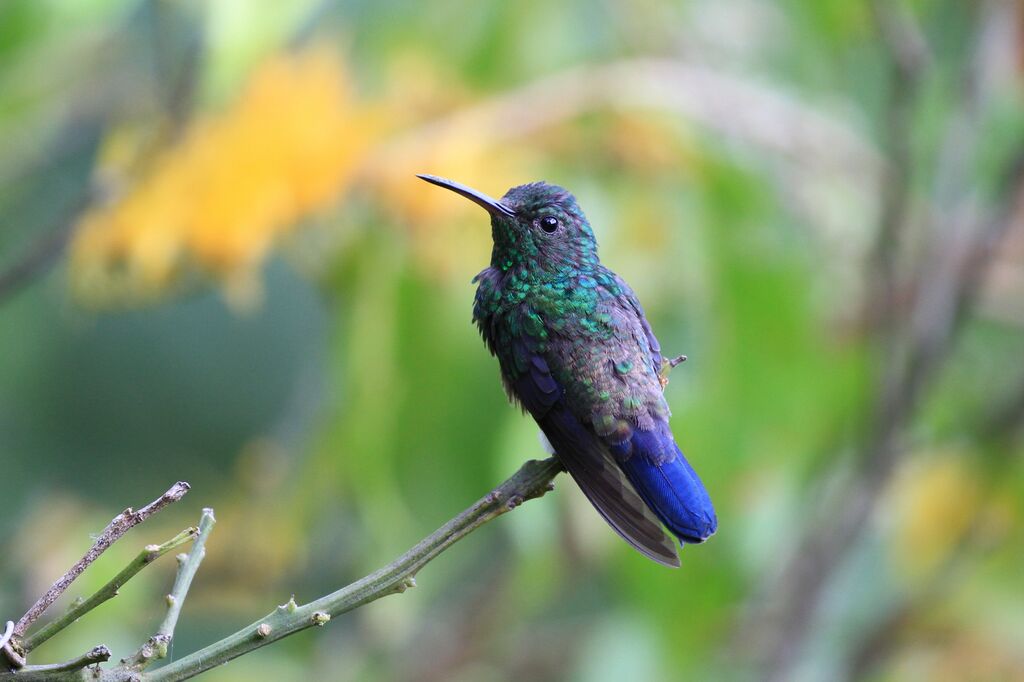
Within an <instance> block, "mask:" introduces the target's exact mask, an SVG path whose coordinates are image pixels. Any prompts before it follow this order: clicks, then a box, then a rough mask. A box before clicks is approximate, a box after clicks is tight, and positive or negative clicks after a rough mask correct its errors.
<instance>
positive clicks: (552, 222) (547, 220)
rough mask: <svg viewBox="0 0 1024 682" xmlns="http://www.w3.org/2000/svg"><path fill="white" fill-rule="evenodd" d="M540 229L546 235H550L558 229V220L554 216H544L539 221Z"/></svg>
mask: <svg viewBox="0 0 1024 682" xmlns="http://www.w3.org/2000/svg"><path fill="white" fill-rule="evenodd" d="M540 229H542V230H544V231H545V232H547V233H548V234H551V233H552V232H554V231H555V230H557V229H558V218H556V217H554V216H550V215H549V216H544V217H543V218H541V219H540Z"/></svg>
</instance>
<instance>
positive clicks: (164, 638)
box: [121, 508, 217, 672]
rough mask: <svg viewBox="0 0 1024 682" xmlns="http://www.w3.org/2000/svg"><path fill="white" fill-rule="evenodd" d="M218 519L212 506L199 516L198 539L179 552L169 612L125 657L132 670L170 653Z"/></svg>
mask: <svg viewBox="0 0 1024 682" xmlns="http://www.w3.org/2000/svg"><path fill="white" fill-rule="evenodd" d="M215 523H217V519H216V518H214V516H213V510H212V509H209V508H207V509H203V514H202V516H201V517H200V519H199V532H198V534H197V535H196V539H195V542H194V543H192V551H191V552H189V553H188V554H179V555H178V573H177V575H176V576H175V578H174V587H172V588H171V591H170V593H169V594H168V595H167V615H166V616H165V617H164V620H163V622H162V623H161V624H160V627H159V628H157V631H156V634H155V635H153V636H152V637H150V638H149V639H148V640H147V641H146V643H145V644H143V645H142V646H141V647H140V648H139V650H138V651H137V652H135V654H134V655H132V656H131V657H129V658H128V659H126V660H125V661H124V663H123V664H122V666H121V667H123V668H127V669H130V670H133V671H136V672H138V671H141V670H144V669H145V668H146V667H147V666H148V665H149V664H150V663H152V662H153V661H155V660H156V659H158V658H165V657H166V656H167V649H168V647H169V646H170V644H171V640H172V639H174V628H175V626H176V625H177V624H178V615H179V614H180V613H181V607H182V606H183V605H184V603H185V599H186V597H188V590H189V588H190V587H191V586H192V579H193V578H195V577H196V571H198V570H199V564H201V563H203V559H204V558H205V557H206V538H208V537H209V535H210V531H211V530H213V525H214V524H215Z"/></svg>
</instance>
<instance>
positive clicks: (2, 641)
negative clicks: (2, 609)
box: [0, 620, 14, 649]
mask: <svg viewBox="0 0 1024 682" xmlns="http://www.w3.org/2000/svg"><path fill="white" fill-rule="evenodd" d="M13 635H14V621H13V620H9V621H7V626H6V627H5V628H4V634H2V635H0V649H3V648H4V647H5V646H7V642H9V641H11V637H12V636H13Z"/></svg>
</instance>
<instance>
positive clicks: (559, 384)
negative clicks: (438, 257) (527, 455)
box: [417, 175, 718, 567]
mask: <svg viewBox="0 0 1024 682" xmlns="http://www.w3.org/2000/svg"><path fill="white" fill-rule="evenodd" d="M417 177H419V178H420V179H422V180H425V181H427V182H429V183H432V184H434V185H437V186H439V187H444V188H445V189H448V190H451V191H452V192H455V193H456V194H459V195H461V196H463V197H465V198H466V199H469V200H470V201H472V202H474V203H476V204H478V205H479V206H481V207H482V208H484V209H485V210H486V211H487V212H488V213H489V214H490V219H491V236H492V238H493V241H494V245H493V249H492V251H491V264H490V265H489V266H488V267H486V268H484V270H483V271H482V272H480V274H478V275H477V276H476V277H475V278H474V279H473V283H475V284H476V285H477V290H476V296H475V298H474V301H473V321H474V322H475V323H476V325H477V327H478V328H479V330H480V334H481V336H482V337H483V340H484V343H485V344H486V346H487V348H488V349H489V350H490V352H491V354H492V355H494V356H496V357H497V358H498V364H499V365H500V368H501V378H502V383H503V384H504V387H505V391H506V392H507V393H508V396H509V398H510V400H512V402H513V403H518V404H519V406H520V407H521V408H522V409H523V410H524V411H525V412H528V413H529V414H530V415H531V416H532V417H533V418H534V420H536V422H537V424H538V426H540V429H541V432H542V433H543V436H544V437H545V438H546V440H547V442H548V443H549V444H550V445H551V446H552V450H553V451H554V454H555V456H556V457H557V459H558V461H559V462H560V463H561V465H562V466H563V467H564V468H565V470H566V471H568V472H569V475H570V476H572V478H573V480H575V481H576V483H577V484H578V485H579V487H580V489H581V490H582V491H583V494H584V495H586V497H587V499H589V500H590V502H591V504H593V506H594V507H595V508H596V509H597V511H598V513H600V514H601V516H602V517H603V518H604V520H605V521H607V522H608V524H609V525H610V526H611V527H612V528H613V529H614V530H615V531H616V532H617V533H618V534H619V535H621V536H622V537H623V538H624V539H625V540H626V541H627V542H628V543H629V544H631V545H632V546H633V547H634V548H636V549H637V550H639V551H640V552H641V553H642V554H644V555H645V556H647V557H649V558H650V559H653V560H654V561H656V562H658V563H660V564H664V565H666V566H672V567H678V566H679V555H678V553H677V550H676V544H675V543H674V542H672V540H671V539H670V537H669V535H668V534H667V533H666V532H665V529H668V530H669V531H670V532H671V533H672V534H673V535H675V536H676V537H677V538H678V539H679V541H680V542H682V543H701V542H704V541H705V540H706V539H708V538H709V537H710V536H711V535H712V534H713V533H714V532H715V530H716V529H717V527H718V519H717V517H716V516H715V510H714V507H713V506H712V504H711V499H710V497H709V496H708V493H707V490H706V489H705V488H704V484H703V483H701V480H700V478H699V477H698V476H697V473H696V472H695V471H694V470H693V468H692V467H691V466H690V464H689V462H687V461H686V458H685V457H684V456H683V453H682V451H681V450H680V449H679V446H678V445H676V441H675V438H674V437H673V435H672V430H671V429H670V428H669V421H668V420H669V415H670V413H669V408H668V404H667V403H666V401H665V396H664V385H665V383H666V381H667V380H666V379H665V377H664V373H663V371H664V369H665V368H666V367H667V366H668V365H669V364H670V361H667V360H665V359H663V358H662V355H661V347H660V346H659V344H658V340H657V338H655V336H654V332H653V331H652V330H651V325H650V324H649V323H648V322H647V318H646V317H645V315H644V311H643V308H642V307H641V306H640V302H639V301H638V300H637V297H636V295H635V294H634V293H633V290H632V289H630V288H629V285H627V284H626V283H625V282H624V281H623V280H622V278H621V277H619V276H618V275H616V274H615V273H614V272H612V271H611V270H609V269H608V268H606V267H604V266H603V265H602V264H601V261H600V259H599V258H598V254H597V240H596V239H595V238H594V232H593V230H592V229H591V226H590V223H589V221H588V220H587V218H586V216H585V215H584V214H583V210H582V209H581V208H580V205H579V203H578V202H577V201H576V198H575V197H574V196H573V195H572V194H571V193H569V192H568V191H567V190H565V189H563V188H562V187H559V186H557V185H551V184H548V183H546V182H534V183H530V184H527V185H520V186H518V187H513V188H512V189H510V190H508V192H506V193H505V195H504V196H503V197H502V198H501V199H500V200H496V199H493V198H491V197H489V196H487V195H486V194H483V193H481V192H478V191H477V190H475V189H472V188H470V187H467V186H465V185H462V184H460V183H457V182H453V181H451V180H446V179H445V178H440V177H437V176H434V175H418V176H417Z"/></svg>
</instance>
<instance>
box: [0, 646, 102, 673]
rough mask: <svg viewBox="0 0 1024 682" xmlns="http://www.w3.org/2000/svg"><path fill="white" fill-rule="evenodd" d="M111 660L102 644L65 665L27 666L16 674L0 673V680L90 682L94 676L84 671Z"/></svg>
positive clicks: (66, 662) (65, 662)
mask: <svg viewBox="0 0 1024 682" xmlns="http://www.w3.org/2000/svg"><path fill="white" fill-rule="evenodd" d="M108 660H110V649H108V648H107V647H105V646H103V645H102V644H101V645H99V646H97V647H94V648H92V649H91V650H89V651H87V652H85V653H84V654H82V655H81V656H77V657H75V658H72V659H71V660H69V661H64V662H63V663H51V664H48V665H26V666H25V667H24V668H21V669H20V670H18V672H16V673H0V679H6V678H10V679H12V680H17V682H65V681H68V682H70V681H71V680H88V679H91V678H92V677H93V676H92V675H91V674H90V675H85V674H84V673H83V669H84V668H86V667H88V666H90V665H94V664H97V663H102V662H104V661H108Z"/></svg>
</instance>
